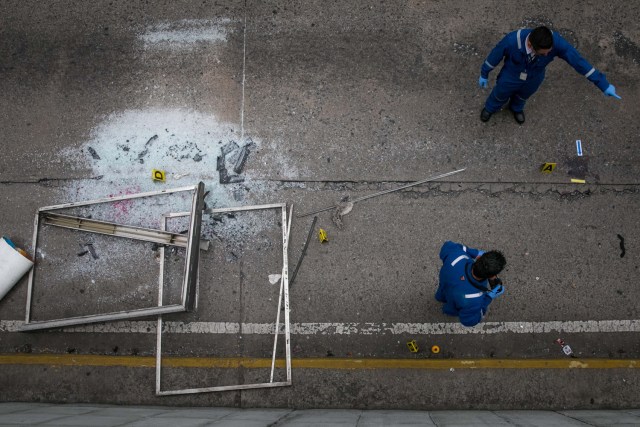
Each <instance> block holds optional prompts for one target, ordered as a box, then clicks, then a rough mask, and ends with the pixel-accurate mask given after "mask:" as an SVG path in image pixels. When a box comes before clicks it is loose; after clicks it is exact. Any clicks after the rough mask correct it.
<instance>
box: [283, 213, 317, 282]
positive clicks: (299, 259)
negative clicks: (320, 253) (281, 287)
mask: <svg viewBox="0 0 640 427" xmlns="http://www.w3.org/2000/svg"><path fill="white" fill-rule="evenodd" d="M317 221H318V217H317V216H314V217H313V222H311V227H309V233H308V234H307V240H305V241H304V247H303V248H302V252H301V253H300V258H298V263H297V264H296V268H295V269H294V270H293V274H291V279H290V280H289V288H291V286H293V281H294V280H296V276H297V275H298V270H299V269H300V265H301V264H302V260H303V259H304V256H305V255H306V254H307V248H308V247H309V242H310V241H311V235H312V234H313V230H314V229H315V228H316V222H317Z"/></svg>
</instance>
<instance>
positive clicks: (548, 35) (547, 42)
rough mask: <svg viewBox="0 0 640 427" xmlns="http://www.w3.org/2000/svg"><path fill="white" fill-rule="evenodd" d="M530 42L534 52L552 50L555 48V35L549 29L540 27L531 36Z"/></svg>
mask: <svg viewBox="0 0 640 427" xmlns="http://www.w3.org/2000/svg"><path fill="white" fill-rule="evenodd" d="M529 41H530V42H531V46H533V49H534V50H538V49H551V48H552V47H553V33H552V32H551V30H550V29H548V28H547V27H544V26H542V27H538V28H535V29H534V30H533V31H531V34H529Z"/></svg>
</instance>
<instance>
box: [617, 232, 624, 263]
mask: <svg viewBox="0 0 640 427" xmlns="http://www.w3.org/2000/svg"><path fill="white" fill-rule="evenodd" d="M617 236H618V239H620V251H621V252H620V258H624V254H625V253H626V251H625V249H624V237H622V236H621V235H620V234H618V235H617Z"/></svg>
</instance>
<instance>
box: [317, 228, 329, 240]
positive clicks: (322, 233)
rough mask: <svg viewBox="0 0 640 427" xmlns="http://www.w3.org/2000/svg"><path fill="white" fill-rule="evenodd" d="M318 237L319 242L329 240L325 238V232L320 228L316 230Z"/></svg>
mask: <svg viewBox="0 0 640 427" xmlns="http://www.w3.org/2000/svg"><path fill="white" fill-rule="evenodd" d="M318 239H319V240H320V243H324V242H328V241H329V239H327V232H326V231H324V230H323V229H322V228H321V229H320V231H318Z"/></svg>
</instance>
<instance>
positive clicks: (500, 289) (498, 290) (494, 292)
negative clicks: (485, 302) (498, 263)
mask: <svg viewBox="0 0 640 427" xmlns="http://www.w3.org/2000/svg"><path fill="white" fill-rule="evenodd" d="M502 294H504V286H502V285H498V286H496V287H495V288H493V289H491V290H490V291H489V292H487V295H488V296H489V298H491V299H496V298H498V297H499V296H500V295H502Z"/></svg>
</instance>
